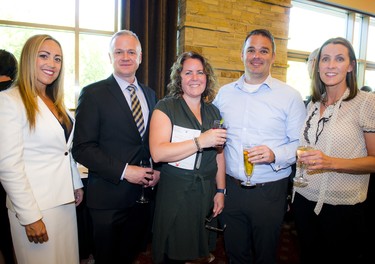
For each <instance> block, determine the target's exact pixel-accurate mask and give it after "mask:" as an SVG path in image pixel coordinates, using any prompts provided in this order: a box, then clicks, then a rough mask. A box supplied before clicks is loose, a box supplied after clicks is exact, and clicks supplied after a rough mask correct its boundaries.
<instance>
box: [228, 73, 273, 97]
mask: <svg viewBox="0 0 375 264" xmlns="http://www.w3.org/2000/svg"><path fill="white" fill-rule="evenodd" d="M272 79H273V78H272V77H271V74H269V75H268V76H267V78H266V79H265V80H264V82H262V83H260V84H259V85H258V88H257V89H255V90H248V89H246V88H245V74H243V75H242V76H241V77H240V78H239V79H238V80H237V82H236V83H235V87H236V88H237V89H240V90H242V91H244V92H247V93H256V92H258V91H259V90H261V89H272V88H271V87H272V85H271V84H272Z"/></svg>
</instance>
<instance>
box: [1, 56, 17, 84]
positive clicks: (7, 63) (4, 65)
mask: <svg viewBox="0 0 375 264" xmlns="http://www.w3.org/2000/svg"><path fill="white" fill-rule="evenodd" d="M17 68H18V67H17V59H16V57H14V55H13V54H12V53H10V52H8V51H6V50H3V49H0V75H5V76H8V77H9V78H10V79H12V80H14V79H15V78H16V75H17Z"/></svg>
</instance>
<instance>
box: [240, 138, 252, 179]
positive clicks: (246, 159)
mask: <svg viewBox="0 0 375 264" xmlns="http://www.w3.org/2000/svg"><path fill="white" fill-rule="evenodd" d="M252 147H253V146H252V145H244V146H243V150H242V152H243V165H244V171H245V174H246V178H247V180H246V181H245V182H242V185H244V186H253V184H252V183H251V181H250V179H251V176H252V175H253V169H254V164H252V163H251V162H250V161H249V157H248V154H249V149H250V148H252Z"/></svg>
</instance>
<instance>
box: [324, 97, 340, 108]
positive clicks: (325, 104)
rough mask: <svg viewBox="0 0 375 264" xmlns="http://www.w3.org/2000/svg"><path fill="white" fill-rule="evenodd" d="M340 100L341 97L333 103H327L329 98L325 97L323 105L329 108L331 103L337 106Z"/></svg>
mask: <svg viewBox="0 0 375 264" xmlns="http://www.w3.org/2000/svg"><path fill="white" fill-rule="evenodd" d="M339 100H340V99H337V100H336V101H334V102H333V103H332V104H327V103H326V102H327V98H324V99H323V100H322V105H324V107H325V108H327V107H328V106H331V105H333V106H335V105H336V104H337V102H338V101H339Z"/></svg>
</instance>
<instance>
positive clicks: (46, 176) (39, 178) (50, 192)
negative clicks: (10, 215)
mask: <svg viewBox="0 0 375 264" xmlns="http://www.w3.org/2000/svg"><path fill="white" fill-rule="evenodd" d="M38 106H39V110H40V111H39V113H38V114H37V116H36V126H35V130H31V131H30V128H29V124H28V122H27V118H26V112H25V108H24V105H23V102H22V99H21V97H20V94H19V90H18V87H14V88H10V89H8V90H5V91H3V92H0V124H1V128H0V181H1V183H2V185H3V186H4V189H5V191H6V192H7V207H8V208H9V209H10V210H12V211H14V212H16V214H17V217H18V219H19V222H20V223H21V224H22V225H26V224H30V223H33V222H35V221H37V220H39V219H41V218H42V213H41V211H42V210H46V209H50V208H54V207H57V206H59V205H62V204H66V203H71V202H73V201H74V190H75V189H79V188H82V187H83V184H82V181H81V178H80V174H79V172H78V169H77V164H76V163H75V162H74V160H73V158H72V155H71V146H72V137H73V133H74V125H73V131H72V132H71V133H70V137H69V140H68V142H66V140H65V136H64V130H63V128H62V127H61V125H60V123H59V122H58V120H57V119H56V118H55V116H54V115H53V114H52V112H51V111H50V110H49V109H48V107H47V106H46V105H45V104H44V102H43V101H42V100H41V98H39V97H38ZM67 112H68V114H70V113H69V111H67ZM71 118H72V120H74V119H73V117H72V116H71ZM73 124H74V121H73Z"/></svg>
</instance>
